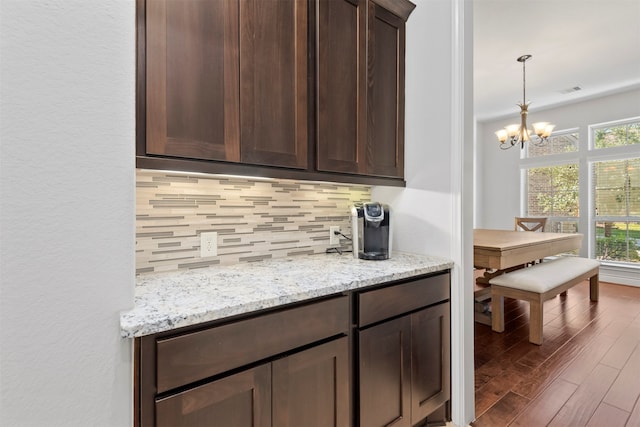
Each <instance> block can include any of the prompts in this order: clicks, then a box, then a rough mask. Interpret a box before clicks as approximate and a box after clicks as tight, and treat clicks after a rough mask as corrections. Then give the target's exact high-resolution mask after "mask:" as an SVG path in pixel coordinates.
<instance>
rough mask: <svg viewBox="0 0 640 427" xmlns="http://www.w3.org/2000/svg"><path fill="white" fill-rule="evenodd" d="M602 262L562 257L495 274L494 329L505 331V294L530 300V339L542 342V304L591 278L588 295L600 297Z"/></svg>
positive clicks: (492, 292) (492, 293)
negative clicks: (498, 274)
mask: <svg viewBox="0 0 640 427" xmlns="http://www.w3.org/2000/svg"><path fill="white" fill-rule="evenodd" d="M599 269H600V262H599V261H596V260H593V259H587V258H578V257H562V258H558V259H556V260H553V261H549V262H543V263H541V264H536V265H534V266H531V267H528V268H523V269H520V270H515V271H512V272H510V273H505V274H503V275H500V276H497V277H494V278H493V279H491V280H490V281H489V283H490V284H491V311H492V314H491V329H493V330H494V331H496V332H504V297H507V298H513V299H518V300H523V301H528V302H529V341H530V342H532V343H533V344H538V345H540V344H542V324H543V321H542V305H543V303H544V302H545V301H547V300H549V299H551V298H553V297H555V296H556V295H558V294H566V292H567V289H569V288H571V287H572V286H575V285H577V284H578V283H580V282H582V281H583V280H586V279H589V284H590V288H589V297H590V299H591V301H598V287H599V280H598V275H599Z"/></svg>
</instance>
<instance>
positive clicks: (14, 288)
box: [0, 0, 135, 427]
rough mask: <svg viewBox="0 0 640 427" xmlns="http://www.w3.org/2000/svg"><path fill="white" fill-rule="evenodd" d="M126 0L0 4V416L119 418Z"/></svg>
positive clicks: (130, 199)
mask: <svg viewBox="0 0 640 427" xmlns="http://www.w3.org/2000/svg"><path fill="white" fill-rule="evenodd" d="M134 18H135V2H133V1H131V0H112V1H105V2H88V1H87V2H85V1H64V0H58V1H55V0H3V1H2V2H0V73H1V74H0V78H1V81H0V84H1V86H0V90H1V92H0V135H1V140H0V186H1V187H0V204H1V205H0V206H1V207H0V209H1V210H0V236H1V237H0V244H1V247H0V274H1V276H0V280H1V282H0V292H1V294H0V322H1V323H0V425H3V426H12V427H21V426H65V427H67V426H128V425H131V423H132V358H131V341H129V340H122V339H120V336H119V312H120V310H122V309H126V308H129V307H130V305H131V304H132V301H133V287H134V244H133V242H134V132H135V113H134V89H135V88H134V69H135V67H134V46H135V44H134V40H135V32H134V29H135V19H134Z"/></svg>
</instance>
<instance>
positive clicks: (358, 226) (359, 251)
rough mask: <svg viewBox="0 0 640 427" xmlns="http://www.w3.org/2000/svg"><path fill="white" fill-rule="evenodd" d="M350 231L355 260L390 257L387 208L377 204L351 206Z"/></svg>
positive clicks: (389, 218)
mask: <svg viewBox="0 0 640 427" xmlns="http://www.w3.org/2000/svg"><path fill="white" fill-rule="evenodd" d="M351 229H352V233H353V256H354V257H355V258H360V259H370V260H382V259H389V258H390V257H391V212H390V210H389V206H387V205H384V204H382V203H378V202H368V203H362V204H356V205H354V206H352V207H351Z"/></svg>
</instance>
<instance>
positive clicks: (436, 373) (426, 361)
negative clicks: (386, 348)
mask: <svg viewBox="0 0 640 427" xmlns="http://www.w3.org/2000/svg"><path fill="white" fill-rule="evenodd" d="M450 318H451V315H450V313H449V303H448V302H447V303H444V304H439V305H436V306H434V307H431V308H427V309H424V310H422V311H419V312H417V313H414V314H412V315H411V366H412V370H411V385H412V390H411V393H412V394H411V415H412V420H413V422H414V423H415V422H417V421H419V420H422V419H423V418H425V417H426V416H428V415H429V414H431V413H432V412H433V411H435V410H436V409H437V408H438V407H439V406H441V405H442V404H444V403H445V402H446V401H447V400H449V398H450V395H451V392H450V377H451V372H450V363H451V362H450V360H451V343H450V334H451V326H450Z"/></svg>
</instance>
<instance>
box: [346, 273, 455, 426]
mask: <svg viewBox="0 0 640 427" xmlns="http://www.w3.org/2000/svg"><path fill="white" fill-rule="evenodd" d="M420 282H422V283H420ZM403 291H404V292H403ZM448 299H449V277H448V275H439V276H433V277H428V278H425V279H422V280H421V281H413V282H408V283H404V284H399V285H396V286H390V287H387V288H382V289H379V290H374V291H370V292H364V293H362V294H360V295H359V298H358V303H359V305H358V307H359V311H360V316H359V319H360V323H361V329H360V330H359V331H358V349H359V355H358V381H359V383H358V387H359V399H358V405H359V408H358V411H359V421H360V427H378V426H394V427H405V426H406V427H411V426H415V425H421V424H424V423H425V422H429V423H431V422H432V418H434V420H433V421H438V422H440V421H442V422H444V421H446V419H447V418H448V413H447V412H448V411H447V408H448V407H447V406H445V405H447V403H448V401H449V400H450V396H451V391H450V389H451V387H450V370H451V369H450V366H451V362H450V360H451V354H450V351H451V350H450V348H451V345H450V344H451V343H450V331H451V324H450V304H449V301H448ZM434 303H435V304H434ZM421 304H422V305H425V306H426V307H424V308H417V309H416V306H417V307H420V305H421ZM409 309H411V310H412V311H411V312H409ZM407 312H408V314H404V315H403V313H407ZM385 318H388V319H389V320H384V319H385ZM370 322H371V323H370ZM375 322H380V323H375ZM443 407H444V411H443V410H441V409H442V408H443ZM443 413H444V416H443V415H442V414H443ZM435 418H440V419H438V420H435Z"/></svg>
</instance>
